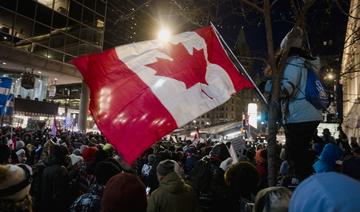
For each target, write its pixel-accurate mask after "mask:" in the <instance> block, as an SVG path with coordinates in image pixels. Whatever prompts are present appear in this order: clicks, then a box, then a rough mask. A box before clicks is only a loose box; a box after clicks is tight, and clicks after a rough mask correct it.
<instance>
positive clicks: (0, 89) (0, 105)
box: [0, 77, 12, 115]
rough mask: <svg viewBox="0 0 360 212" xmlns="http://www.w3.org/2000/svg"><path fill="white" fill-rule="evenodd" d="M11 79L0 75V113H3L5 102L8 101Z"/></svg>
mask: <svg viewBox="0 0 360 212" xmlns="http://www.w3.org/2000/svg"><path fill="white" fill-rule="evenodd" d="M11 84H12V79H11V78H8V77H0V113H1V115H4V113H5V107H6V103H7V102H8V99H9V95H10V89H11Z"/></svg>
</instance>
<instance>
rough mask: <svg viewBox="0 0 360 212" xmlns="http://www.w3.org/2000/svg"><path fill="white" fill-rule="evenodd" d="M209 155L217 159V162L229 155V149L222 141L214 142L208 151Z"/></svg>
mask: <svg viewBox="0 0 360 212" xmlns="http://www.w3.org/2000/svg"><path fill="white" fill-rule="evenodd" d="M209 155H210V157H211V158H213V159H217V160H219V162H221V161H223V160H226V159H227V158H228V157H230V154H229V150H228V148H227V147H226V144H224V143H218V144H216V145H215V146H214V147H213V148H212V150H211V151H210V153H209ZM219 165H220V164H219Z"/></svg>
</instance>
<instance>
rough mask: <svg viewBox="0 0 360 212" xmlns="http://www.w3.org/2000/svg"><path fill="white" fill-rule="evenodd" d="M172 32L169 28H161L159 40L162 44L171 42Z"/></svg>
mask: <svg viewBox="0 0 360 212" xmlns="http://www.w3.org/2000/svg"><path fill="white" fill-rule="evenodd" d="M170 36H171V32H170V30H169V29H168V28H165V27H164V28H161V29H160V31H159V33H158V40H160V41H161V42H168V41H169V40H170Z"/></svg>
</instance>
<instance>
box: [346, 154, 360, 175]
mask: <svg viewBox="0 0 360 212" xmlns="http://www.w3.org/2000/svg"><path fill="white" fill-rule="evenodd" d="M342 172H343V173H344V174H346V175H347V176H350V177H352V178H354V179H356V180H359V181H360V157H356V156H352V157H350V158H347V159H346V160H344V162H343V164H342Z"/></svg>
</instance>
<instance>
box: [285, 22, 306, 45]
mask: <svg viewBox="0 0 360 212" xmlns="http://www.w3.org/2000/svg"><path fill="white" fill-rule="evenodd" d="M303 42H304V30H303V29H301V28H300V27H296V28H292V29H291V30H290V31H289V32H288V33H287V34H286V35H285V37H284V38H283V40H282V41H281V43H280V48H281V49H285V48H288V49H289V48H290V47H296V48H303V47H304V46H303Z"/></svg>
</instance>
